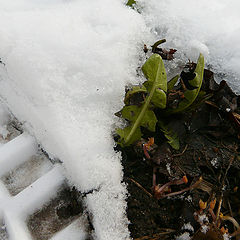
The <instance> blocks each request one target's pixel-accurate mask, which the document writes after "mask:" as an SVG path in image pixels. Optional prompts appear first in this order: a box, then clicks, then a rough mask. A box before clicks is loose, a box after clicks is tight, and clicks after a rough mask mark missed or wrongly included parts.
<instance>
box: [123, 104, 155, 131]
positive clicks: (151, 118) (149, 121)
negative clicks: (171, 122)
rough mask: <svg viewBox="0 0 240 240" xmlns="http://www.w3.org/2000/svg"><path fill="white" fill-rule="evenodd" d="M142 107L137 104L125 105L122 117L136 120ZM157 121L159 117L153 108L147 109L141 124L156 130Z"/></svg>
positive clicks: (131, 120) (132, 120)
mask: <svg viewBox="0 0 240 240" xmlns="http://www.w3.org/2000/svg"><path fill="white" fill-rule="evenodd" d="M141 110H142V107H138V106H135V105H132V106H124V107H123V109H122V111H121V114H122V117H123V118H125V119H127V120H129V121H130V122H136V120H137V118H138V116H139V114H140V112H141ZM156 123H157V118H156V116H155V114H154V112H153V111H152V110H149V109H147V110H146V112H145V114H144V116H143V118H142V120H141V122H140V126H142V127H145V128H147V129H148V130H149V131H152V132H155V126H156Z"/></svg>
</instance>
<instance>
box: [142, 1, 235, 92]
mask: <svg viewBox="0 0 240 240" xmlns="http://www.w3.org/2000/svg"><path fill="white" fill-rule="evenodd" d="M138 2H140V3H141V4H140V5H141V12H142V14H143V15H144V18H145V20H146V23H147V25H148V26H149V27H150V28H151V29H152V33H154V34H155V38H156V40H157V39H162V38H166V39H167V43H166V44H165V46H168V47H171V48H176V49H177V50H178V51H177V55H178V56H179V58H181V59H182V60H184V61H183V62H186V60H187V59H188V58H190V59H191V60H193V61H196V59H197V57H198V55H199V52H202V53H203V54H204V56H205V58H206V60H207V64H208V65H209V66H210V67H211V69H213V70H214V71H215V72H217V73H219V74H222V75H221V76H224V78H225V80H228V81H230V82H231V84H232V86H233V87H234V90H235V91H237V92H240V87H239V78H240V67H239V59H240V46H239V39H240V31H239V30H240V15H239V10H240V2H239V1H238V0H232V1H227V0H212V1H208V0H201V1H189V0H179V1H174V0H162V1H161V2H159V1H158V0H139V1H138ZM162 46H164V45H162Z"/></svg>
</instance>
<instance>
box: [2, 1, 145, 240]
mask: <svg viewBox="0 0 240 240" xmlns="http://www.w3.org/2000/svg"><path fill="white" fill-rule="evenodd" d="M0 15H1V21H0V57H1V59H2V61H3V62H4V63H5V66H3V65H2V66H0V89H1V90H0V95H1V96H2V97H3V99H4V101H5V102H6V103H7V104H8V106H9V108H10V109H11V111H12V112H13V113H14V115H16V117H17V118H18V119H19V120H20V121H22V122H24V123H25V127H26V128H27V129H28V130H29V131H30V132H31V133H32V134H34V135H35V136H36V137H37V139H38V141H39V142H40V143H41V144H42V146H43V147H44V148H45V149H46V151H47V152H48V153H50V154H51V155H52V156H54V157H57V158H59V159H61V161H63V163H64V167H65V169H66V175H67V177H68V179H70V180H71V181H72V183H73V184H75V185H76V186H77V187H78V188H79V190H81V191H83V192H84V191H89V190H92V189H96V191H95V192H94V193H93V194H92V196H91V197H89V208H90V209H91V210H92V213H93V221H94V224H95V230H96V239H103V240H108V239H109V240H110V239H111V240H117V239H128V238H129V232H128V229H127V224H128V220H127V218H126V215H125V208H126V202H125V197H126V187H125V185H124V184H122V183H121V181H122V166H121V155H120V154H119V153H116V152H115V151H114V149H113V146H114V140H113V138H112V131H113V130H114V128H115V127H114V124H115V123H117V121H118V119H117V118H114V113H115V112H117V111H119V110H120V109H121V107H122V105H123V97H124V92H125V91H124V89H125V85H126V84H129V83H137V81H138V79H137V78H136V68H137V66H138V63H139V52H140V49H142V47H143V44H144V42H143V40H142V39H143V38H144V40H146V39H147V38H148V36H147V35H149V37H150V34H149V32H146V28H145V24H144V20H143V19H142V17H141V16H140V15H139V14H138V13H137V12H136V11H134V10H132V9H131V8H129V7H126V6H125V4H124V2H122V1H120V0H115V1H112V0H102V1H98V0H91V1H77V0H53V1H45V0H43V1H42V0H41V1H40V0H37V1H32V0H13V1H10V2H7V1H5V0H0ZM146 33H147V34H146ZM87 204H88V203H87Z"/></svg>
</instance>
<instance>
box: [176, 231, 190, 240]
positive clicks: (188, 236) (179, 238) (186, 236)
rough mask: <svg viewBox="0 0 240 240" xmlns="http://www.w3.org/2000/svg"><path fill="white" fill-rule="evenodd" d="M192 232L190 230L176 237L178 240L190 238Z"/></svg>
mask: <svg viewBox="0 0 240 240" xmlns="http://www.w3.org/2000/svg"><path fill="white" fill-rule="evenodd" d="M190 239H191V237H190V234H189V233H188V232H185V233H183V234H181V235H180V236H178V237H176V240H190Z"/></svg>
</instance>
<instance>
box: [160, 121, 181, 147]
mask: <svg viewBox="0 0 240 240" xmlns="http://www.w3.org/2000/svg"><path fill="white" fill-rule="evenodd" d="M158 124H159V126H160V128H161V131H162V132H163V134H164V136H165V137H166V138H167V140H168V143H169V144H170V145H171V147H172V148H174V149H176V150H179V148H180V143H179V138H178V135H177V133H175V132H173V131H172V129H170V128H169V126H168V125H167V124H165V123H164V122H163V121H159V122H158Z"/></svg>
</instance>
